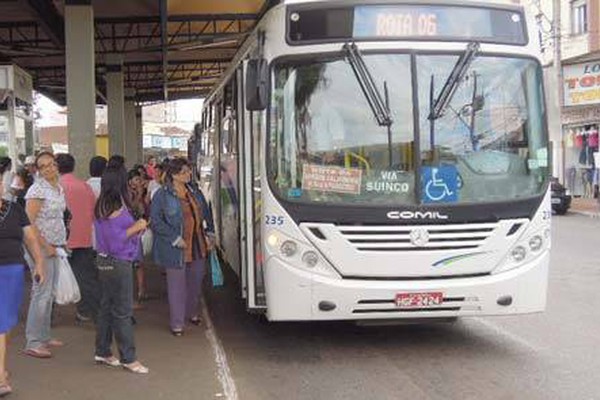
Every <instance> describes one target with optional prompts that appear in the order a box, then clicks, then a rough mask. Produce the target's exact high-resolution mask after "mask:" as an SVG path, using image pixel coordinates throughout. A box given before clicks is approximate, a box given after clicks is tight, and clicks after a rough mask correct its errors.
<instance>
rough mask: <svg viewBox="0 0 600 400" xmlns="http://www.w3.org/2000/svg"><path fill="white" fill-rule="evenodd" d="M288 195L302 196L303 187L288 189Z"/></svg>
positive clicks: (293, 196) (292, 196)
mask: <svg viewBox="0 0 600 400" xmlns="http://www.w3.org/2000/svg"><path fill="white" fill-rule="evenodd" d="M288 197H290V198H295V199H297V198H299V197H302V189H301V188H291V189H288Z"/></svg>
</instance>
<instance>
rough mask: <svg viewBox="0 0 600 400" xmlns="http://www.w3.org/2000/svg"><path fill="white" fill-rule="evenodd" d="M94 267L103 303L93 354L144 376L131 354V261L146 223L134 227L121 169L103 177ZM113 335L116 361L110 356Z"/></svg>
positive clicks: (101, 359)
mask: <svg viewBox="0 0 600 400" xmlns="http://www.w3.org/2000/svg"><path fill="white" fill-rule="evenodd" d="M95 215H96V221H95V222H94V226H95V231H96V250H97V252H98V258H97V264H98V270H99V273H100V282H101V285H102V300H101V302H100V311H99V314H98V321H97V323H96V354H95V357H94V360H95V361H96V362H97V363H99V364H105V365H109V366H111V367H118V366H123V368H125V369H127V370H129V371H131V372H135V373H138V374H147V373H148V368H146V367H145V366H144V365H142V364H141V363H140V362H139V361H138V360H137V356H136V352H135V343H134V339H133V321H132V319H133V261H134V260H135V259H136V258H137V256H138V253H139V243H140V238H139V236H140V234H141V233H142V232H143V231H144V230H145V229H146V227H147V226H148V222H147V221H146V220H144V219H140V220H138V221H137V222H136V221H135V220H134V219H133V216H132V215H131V212H130V203H129V195H128V193H127V172H126V171H125V168H124V167H112V168H107V170H106V172H105V173H104V175H103V176H102V185H101V190H100V197H99V198H98V202H97V203H96V210H95ZM113 335H114V337H115V339H116V342H117V347H118V349H119V356H120V358H119V359H117V358H116V357H115V356H113V354H112V351H111V345H112V340H113Z"/></svg>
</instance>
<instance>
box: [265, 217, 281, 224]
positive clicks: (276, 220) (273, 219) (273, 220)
mask: <svg viewBox="0 0 600 400" xmlns="http://www.w3.org/2000/svg"><path fill="white" fill-rule="evenodd" d="M283 221H284V219H283V216H282V215H265V224H266V225H276V226H281V225H283Z"/></svg>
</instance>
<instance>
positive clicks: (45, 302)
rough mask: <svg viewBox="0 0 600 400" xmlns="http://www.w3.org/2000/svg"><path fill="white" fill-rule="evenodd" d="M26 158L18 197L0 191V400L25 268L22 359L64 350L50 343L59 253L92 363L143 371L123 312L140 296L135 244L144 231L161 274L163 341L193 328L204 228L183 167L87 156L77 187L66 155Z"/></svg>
mask: <svg viewBox="0 0 600 400" xmlns="http://www.w3.org/2000/svg"><path fill="white" fill-rule="evenodd" d="M28 160H29V161H30V162H34V167H35V168H28V170H29V171H30V172H31V178H32V179H31V181H32V182H31V186H30V187H28V188H27V187H23V186H25V181H24V180H23V181H22V182H21V185H16V186H15V189H19V190H20V192H21V193H19V192H18V190H13V191H6V190H5V189H4V188H5V185H0V186H1V187H2V189H0V198H1V199H0V287H2V288H3V289H4V288H6V290H2V291H0V397H1V396H5V395H8V394H10V393H11V392H12V387H11V385H10V383H9V374H8V371H7V369H6V351H7V350H6V349H7V342H8V339H7V337H8V334H9V332H10V330H11V329H12V328H13V327H14V326H15V325H16V324H17V320H18V313H19V308H20V302H21V298H22V293H23V290H24V270H25V268H26V265H29V270H30V273H31V276H32V287H31V298H30V304H29V311H28V315H27V324H26V346H25V349H24V354H26V355H29V356H31V357H35V358H50V357H52V352H53V351H54V349H55V348H58V347H61V346H63V345H64V343H63V342H62V341H61V340H59V339H57V338H54V337H52V335H51V330H50V322H51V316H52V307H53V303H54V287H55V285H56V279H57V272H56V271H57V268H58V267H57V263H58V262H59V257H60V256H61V254H67V253H68V255H69V258H68V259H69V262H70V264H71V267H72V270H73V272H74V275H75V277H76V279H77V282H78V284H79V287H80V291H81V301H80V302H79V303H78V304H77V310H76V311H77V312H76V319H77V320H78V321H80V322H85V321H89V320H91V321H93V322H94V323H95V324H96V341H95V353H94V361H95V362H96V363H99V364H103V365H108V366H110V367H122V368H124V369H126V370H127V371H130V372H133V373H138V374H146V373H148V372H149V369H148V368H147V367H146V366H145V365H143V364H142V363H141V362H140V361H139V360H138V357H137V354H136V348H135V341H134V333H133V331H134V329H133V309H134V303H136V302H137V303H139V302H141V301H143V300H144V299H145V298H146V292H145V282H144V280H145V278H144V272H143V265H142V260H143V254H142V250H141V236H142V235H143V234H144V232H145V231H146V230H147V229H148V228H150V225H151V228H152V233H153V234H152V237H153V246H152V255H153V258H154V261H155V263H156V264H158V265H159V266H161V267H163V268H164V269H165V270H166V278H167V290H168V299H169V309H170V329H171V333H172V334H173V335H174V336H181V335H183V333H184V329H185V325H186V323H187V322H189V323H192V324H196V325H199V324H201V318H200V315H199V298H200V291H201V285H202V280H203V278H204V275H205V274H206V267H205V261H206V259H207V256H208V253H209V252H210V251H211V250H212V247H213V245H214V241H213V233H212V232H213V224H212V218H211V215H210V212H209V208H208V206H207V203H206V199H205V198H204V196H203V194H202V193H201V192H200V190H199V189H197V187H196V186H195V185H193V184H191V173H192V171H191V168H190V166H189V164H188V162H187V160H185V159H183V158H175V159H171V160H167V161H165V162H164V163H163V164H161V165H156V163H155V160H154V159H150V160H149V163H148V165H147V166H146V167H144V166H139V167H136V168H134V169H133V170H131V171H129V172H127V170H126V168H125V159H124V158H123V157H121V156H112V157H111V158H110V160H106V159H104V158H102V157H94V158H93V159H92V160H91V161H90V174H91V176H92V177H91V178H90V179H89V180H88V181H87V182H85V181H82V180H80V179H79V178H77V177H75V175H74V174H73V171H74V169H75V159H74V158H73V157H72V156H71V155H69V154H59V155H57V156H54V155H53V154H52V153H49V152H42V153H40V154H38V155H37V157H36V158H35V159H34V160H32V159H30V158H28ZM1 164H2V160H0V167H1ZM0 175H2V174H0ZM25 175H27V174H25ZM15 179H16V178H15ZM148 179H151V181H150V182H148ZM19 198H20V199H21V201H19ZM19 202H21V204H24V205H25V210H23V208H22V207H21V205H20V204H19ZM148 221H151V222H152V223H151V224H149V222H148ZM22 243H24V244H25V247H26V250H27V251H26V252H25V254H23V253H24V251H23V247H22V246H21V244H22ZM16 244H18V245H16ZM8 249H10V251H8ZM24 258H27V259H28V262H27V263H25V262H24ZM136 265H137V266H138V268H137V270H136V281H137V285H134V278H133V275H134V266H136ZM135 286H137V288H138V292H137V295H136V296H134V287H135ZM113 340H114V341H115V342H116V347H117V349H118V357H117V356H115V355H114V354H113V352H112V343H113Z"/></svg>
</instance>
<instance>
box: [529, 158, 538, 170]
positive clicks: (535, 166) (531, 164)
mask: <svg viewBox="0 0 600 400" xmlns="http://www.w3.org/2000/svg"><path fill="white" fill-rule="evenodd" d="M527 165H528V166H529V169H538V168H539V167H540V164H539V163H538V160H536V159H534V158H530V159H529V160H527Z"/></svg>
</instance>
